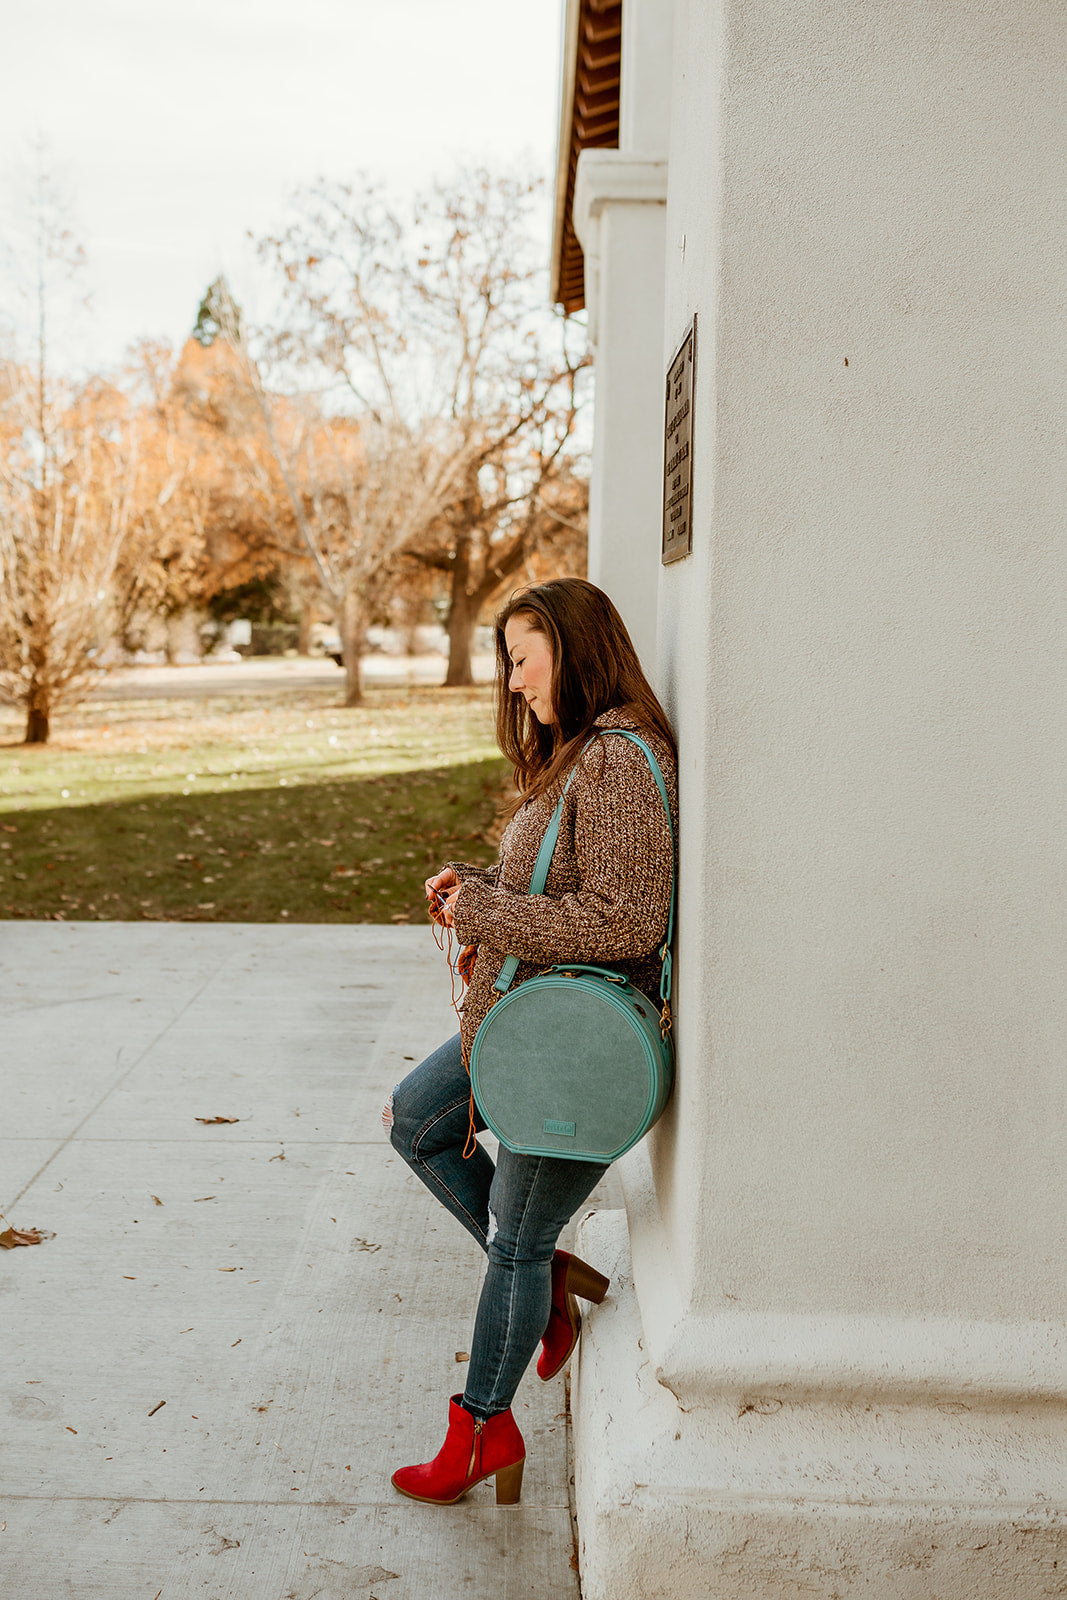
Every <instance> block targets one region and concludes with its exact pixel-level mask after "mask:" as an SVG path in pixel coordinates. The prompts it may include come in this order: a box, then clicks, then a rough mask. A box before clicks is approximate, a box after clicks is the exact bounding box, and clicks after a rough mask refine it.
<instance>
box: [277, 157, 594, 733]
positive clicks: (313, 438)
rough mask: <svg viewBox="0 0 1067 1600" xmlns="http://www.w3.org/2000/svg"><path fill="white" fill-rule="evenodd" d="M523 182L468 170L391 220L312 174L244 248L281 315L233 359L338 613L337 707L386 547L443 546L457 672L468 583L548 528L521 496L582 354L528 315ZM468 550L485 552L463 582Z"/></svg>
mask: <svg viewBox="0 0 1067 1600" xmlns="http://www.w3.org/2000/svg"><path fill="white" fill-rule="evenodd" d="M537 191H538V186H537V185H536V184H534V183H531V182H529V181H527V180H525V179H521V178H516V177H513V176H500V175H494V174H491V173H489V172H487V171H485V170H478V171H475V172H470V173H465V174H461V175H460V177H459V178H458V179H457V180H456V181H455V182H453V183H450V184H438V185H437V186H435V187H434V189H433V190H432V191H431V192H430V193H429V194H428V195H426V196H423V197H421V198H419V199H418V200H416V202H415V203H414V204H413V206H412V207H411V208H410V210H408V211H406V212H403V213H401V212H400V211H397V210H395V209H393V208H391V207H390V206H389V205H388V204H387V203H386V202H385V200H384V199H383V197H382V195H381V193H380V191H379V190H377V189H376V188H375V187H374V185H373V184H370V183H368V182H366V181H362V182H360V183H358V184H353V185H343V184H320V185H318V186H317V187H316V188H314V189H312V190H310V191H308V192H306V193H304V194H303V195H301V196H299V197H298V199H297V202H296V211H295V216H294V219H293V221H292V222H291V223H290V225H289V227H288V228H287V229H285V230H284V231H283V232H282V233H280V234H278V235H276V236H274V237H271V238H268V239H266V240H264V241H263V243H262V245H261V252H262V254H263V255H264V257H265V258H266V259H267V260H268V261H270V262H272V263H273V264H274V265H275V266H276V268H277V269H278V276H279V281H280V283H281V285H282V286H283V309H284V323H283V326H282V328H281V330H280V331H279V332H277V333H276V334H275V335H274V337H273V338H272V339H270V340H261V341H260V347H261V354H260V358H259V360H258V362H257V361H252V360H251V359H250V360H249V366H248V370H249V374H250V377H251V378H252V379H253V381H254V382H255V383H256V384H257V393H258V395H259V399H260V406H261V413H262V416H263V419H264V425H265V427H266V429H267V431H268V435H269V437H270V440H271V448H272V452H273V454H274V457H275V460H276V461H277V462H278V464H279V467H280V469H281V471H282V476H283V479H284V481H285V483H286V487H287V490H288V493H289V496H290V501H291V504H292V507H293V511H294V516H295V519H296V522H297V526H298V528H299V530H300V533H301V536H302V538H303V539H304V542H305V544H306V547H307V548H308V550H309V552H310V553H311V554H312V558H313V560H314V561H315V564H316V567H317V569H318V571H319V575H320V578H321V580H322V583H323V588H324V590H325V592H326V593H327V594H328V595H330V597H331V600H332V601H333V603H334V606H335V610H336V615H337V620H338V624H339V627H340V631H341V636H342V643H343V648H344V654H345V663H346V670H347V672H348V695H349V701H350V703H355V701H356V700H358V697H359V669H358V657H359V653H360V648H361V644H360V641H361V637H362V632H363V629H364V627H365V625H366V621H367V619H368V617H369V614H370V611H371V610H372V608H375V607H377V606H378V605H380V603H381V601H382V599H383V598H384V594H385V592H386V590H387V589H388V588H389V587H390V586H392V585H394V584H395V583H396V581H397V577H398V574H399V573H400V572H401V571H402V569H403V559H402V558H412V559H421V560H422V561H423V562H424V563H426V564H429V565H435V564H438V563H437V562H436V561H435V558H434V553H435V552H439V551H440V549H441V546H442V541H444V542H445V543H446V544H448V546H449V550H448V552H447V553H446V555H445V556H444V557H442V558H441V559H442V560H443V561H444V563H445V570H450V571H451V572H452V574H453V578H452V583H451V618H450V637H451V639H452V651H451V659H450V663H449V680H448V681H449V682H469V681H470V638H471V633H472V630H473V625H474V620H475V619H476V616H477V611H478V608H479V607H480V605H481V604H482V603H483V600H484V596H485V594H488V593H491V592H492V591H493V589H494V588H496V587H499V585H500V584H501V583H502V582H504V581H505V580H506V577H507V576H508V574H509V573H510V572H512V571H514V570H516V569H517V568H518V566H520V565H521V564H522V561H523V560H524V559H525V557H526V556H527V555H528V554H529V553H530V551H531V550H532V548H533V547H534V545H535V544H536V542H537V539H538V538H539V537H543V535H544V531H545V528H546V526H547V525H548V524H549V523H550V521H551V519H550V518H549V517H546V516H545V515H544V514H543V512H542V511H537V510H535V506H536V504H537V497H538V495H539V493H540V491H541V490H542V489H543V488H544V487H545V485H546V484H547V482H548V480H549V479H550V478H551V477H552V475H553V474H554V473H555V474H560V473H563V472H564V470H565V460H564V458H565V456H566V453H567V450H568V447H569V445H571V443H572V442H573V437H574V434H575V431H576V424H577V419H578V416H579V412H580V407H581V401H582V398H583V393H584V386H583V377H584V368H585V367H586V365H587V363H588V356H587V354H586V352H585V351H584V348H576V349H575V350H574V351H572V350H571V349H570V348H569V347H568V346H569V345H571V344H575V345H576V344H577V343H578V341H577V340H576V339H575V338H574V336H573V335H572V336H571V337H570V338H569V339H568V336H567V332H566V330H565V328H564V326H563V323H562V321H561V319H558V318H556V317H554V316H553V314H552V313H550V312H548V311H547V310H546V309H545V301H546V299H547V294H546V290H545V285H544V281H543V273H542V272H541V271H540V268H539V267H536V266H534V265H533V264H532V262H533V259H534V257H533V248H532V245H531V240H530V219H531V215H532V213H533V211H534V209H535V208H536V205H537V203H538V194H537ZM264 372H266V373H267V374H269V376H270V384H269V386H268V383H267V381H266V379H265V378H264V377H263V376H262V374H263V373H264ZM283 390H286V391H287V394H288V397H287V398H285V399H283V398H282V397H281V396H282V391H283ZM571 470H572V471H573V464H572V465H571ZM542 503H544V497H543V496H542ZM475 547H477V551H478V558H477V559H478V560H480V559H481V556H482V555H484V556H485V557H486V560H485V561H482V562H481V566H480V568H479V571H478V575H477V577H476V578H475V580H474V582H473V588H472V587H471V581H470V579H471V565H472V551H474V550H475ZM490 571H491V572H492V573H493V577H492V579H491V581H490V584H489V588H488V589H487V590H485V591H484V594H483V587H484V584H485V581H486V577H487V574H488V573H489V572H490Z"/></svg>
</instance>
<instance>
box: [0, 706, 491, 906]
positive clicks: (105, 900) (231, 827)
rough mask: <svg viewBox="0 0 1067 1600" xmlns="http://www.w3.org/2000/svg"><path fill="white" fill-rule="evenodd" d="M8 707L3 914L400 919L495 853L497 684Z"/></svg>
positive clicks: (1, 806)
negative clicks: (433, 876) (22, 710)
mask: <svg viewBox="0 0 1067 1600" xmlns="http://www.w3.org/2000/svg"><path fill="white" fill-rule="evenodd" d="M19 732H20V726H19V722H18V720H17V718H16V717H15V716H14V714H13V713H5V714H4V718H3V720H2V721H0V918H8V919H11V918H17V917H32V918H61V919H68V920H69V919H76V920H96V919H101V920H121V921H130V920H135V919H139V918H147V919H150V920H160V919H162V920H166V921H201V922H274V921H283V920H284V921H288V922H390V921H393V922H403V921H408V920H412V921H421V920H422V919H423V918H424V917H425V914H426V913H425V899H424V895H423V888H422V884H423V879H424V878H425V877H427V876H428V874H429V873H431V872H433V871H435V870H436V869H437V867H438V866H439V865H440V864H441V863H442V862H444V861H446V860H449V859H453V860H454V859H462V860H466V861H479V862H488V861H493V860H495V859H496V846H495V843H494V842H492V841H493V839H494V838H495V834H494V832H493V823H494V819H495V817H496V814H497V811H498V809H499V805H500V799H501V792H502V785H503V783H504V778H505V769H504V763H503V762H502V760H501V759H500V757H499V755H498V754H497V752H496V747H495V744H494V741H493V735H492V713H491V706H490V692H489V690H488V689H484V688H479V689H458V690H457V689H449V690H444V689H433V688H408V689H402V690H401V689H377V690H375V689H372V690H370V691H369V692H368V697H367V703H366V705H365V706H364V707H360V708H358V709H354V710H347V709H345V708H343V707H341V706H339V705H338V704H337V696H336V693H332V692H331V691H329V690H323V689H313V688H306V689H295V690H289V691H287V692H285V693H281V694H277V695H275V694H272V695H269V696H266V695H261V696H255V697H252V696H238V695H230V696H225V697H223V696H219V697H215V698H205V699H197V700H192V699H185V700H182V699H177V698H175V699H163V698H155V699H153V700H113V701H106V700H103V699H98V700H96V701H94V702H90V703H88V704H87V705H86V706H84V707H82V708H81V709H79V710H76V711H74V712H71V713H69V714H67V715H65V716H63V717H61V718H60V719H58V721H57V724H56V730H55V733H54V736H53V741H52V743H51V744H49V745H46V746H42V747H27V746H25V745H22V744H19V743H17V742H16V740H17V739H18V737H19Z"/></svg>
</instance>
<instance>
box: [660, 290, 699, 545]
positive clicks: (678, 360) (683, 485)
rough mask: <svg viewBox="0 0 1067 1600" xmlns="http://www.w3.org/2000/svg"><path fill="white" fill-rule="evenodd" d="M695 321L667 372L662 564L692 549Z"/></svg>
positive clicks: (695, 320) (694, 320) (694, 319)
mask: <svg viewBox="0 0 1067 1600" xmlns="http://www.w3.org/2000/svg"><path fill="white" fill-rule="evenodd" d="M696 344H697V319H696V317H695V316H694V318H693V321H692V323H691V324H690V327H689V332H688V333H687V334H686V336H685V338H684V339H683V340H682V343H681V347H680V348H679V351H678V354H677V355H676V356H675V358H674V360H673V361H672V362H671V364H670V367H669V368H668V369H667V411H666V416H665V419H664V428H663V556H662V559H663V562H664V564H666V563H667V562H668V561H680V560H681V559H682V557H683V556H687V555H689V554H690V552H691V551H692V548H693V504H692V498H693V497H692V487H693V368H694V366H695V363H696Z"/></svg>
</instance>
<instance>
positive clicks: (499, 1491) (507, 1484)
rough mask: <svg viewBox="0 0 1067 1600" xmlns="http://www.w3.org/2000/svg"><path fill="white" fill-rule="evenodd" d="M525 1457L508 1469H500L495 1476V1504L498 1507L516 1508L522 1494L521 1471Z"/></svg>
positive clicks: (524, 1463)
mask: <svg viewBox="0 0 1067 1600" xmlns="http://www.w3.org/2000/svg"><path fill="white" fill-rule="evenodd" d="M525 1465H526V1457H525V1456H523V1458H522V1460H521V1461H516V1462H515V1463H514V1464H513V1465H512V1466H510V1467H501V1468H500V1471H499V1472H498V1473H497V1475H496V1503H497V1505H498V1506H517V1505H518V1503H519V1495H520V1494H521V1493H522V1469H523V1467H525Z"/></svg>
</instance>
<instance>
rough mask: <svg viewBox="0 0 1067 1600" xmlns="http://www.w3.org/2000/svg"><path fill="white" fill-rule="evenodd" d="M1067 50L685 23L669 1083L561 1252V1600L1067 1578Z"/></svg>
mask: <svg viewBox="0 0 1067 1600" xmlns="http://www.w3.org/2000/svg"><path fill="white" fill-rule="evenodd" d="M1062 44H1063V16H1062V12H1060V11H1059V9H1058V8H1056V7H1053V6H1048V5H1045V4H1041V3H1038V0H967V3H965V4H964V3H962V0H894V3H893V5H891V6H886V5H881V4H875V3H873V0H859V3H857V0H820V3H819V4H818V5H816V4H811V3H808V0H776V3H770V0H753V3H751V4H745V5H740V4H735V3H732V0H725V3H724V4H721V5H719V4H717V5H714V6H711V5H707V4H704V3H703V0H680V4H679V11H678V17H677V19H676V23H675V49H676V53H675V67H674V72H673V79H672V86H671V92H672V95H673V105H672V126H671V147H670V184H669V196H668V207H667V241H668V248H667V314H666V320H665V329H664V340H663V346H662V348H661V352H660V361H659V366H658V368H657V375H656V376H657V383H656V398H657V401H660V400H661V395H662V382H663V372H664V369H665V361H666V358H667V355H668V354H669V352H670V351H671V350H672V349H673V347H674V346H675V344H676V343H677V341H678V340H679V339H680V337H681V335H682V333H683V332H684V330H685V328H686V326H687V325H688V323H689V320H690V318H691V316H692V314H693V312H694V311H696V312H697V313H698V314H699V339H698V350H697V363H696V384H697V392H696V396H695V403H694V417H695V433H694V440H693V464H694V479H693V498H692V509H693V519H694V532H693V544H694V552H693V555H692V556H691V557H690V558H689V559H687V560H685V561H682V562H679V563H677V564H676V565H674V566H672V567H670V568H668V569H664V570H663V571H662V573H661V574H660V613H659V681H660V684H661V686H662V687H663V689H664V692H665V694H666V695H667V697H668V700H669V703H670V709H671V711H672V714H673V716H674V719H675V723H676V726H677V729H678V732H679V736H680V744H681V769H680V770H681V800H682V824H681V830H682V831H681V868H680V884H681V916H680V930H681V931H680V941H679V952H678V962H677V966H676V972H677V974H678V1003H677V1007H676V1015H677V1032H678V1038H679V1043H680V1053H679V1062H678V1083H677V1091H676V1095H675V1098H674V1101H673V1104H672V1106H671V1108H670V1111H669V1113H668V1116H667V1117H666V1118H665V1119H664V1122H663V1123H662V1124H661V1125H660V1127H659V1128H658V1129H657V1130H655V1132H654V1134H653V1136H652V1138H651V1139H650V1140H649V1141H648V1143H647V1146H646V1147H645V1148H644V1149H641V1150H639V1151H638V1152H635V1153H634V1154H633V1155H632V1156H631V1157H628V1158H627V1159H626V1161H625V1162H624V1163H623V1164H622V1171H623V1179H624V1186H625V1189H626V1199H627V1212H628V1220H629V1229H628V1232H627V1229H626V1228H625V1227H624V1226H623V1224H622V1219H621V1218H620V1217H618V1216H602V1217H600V1218H597V1219H595V1220H594V1222H592V1223H590V1224H587V1225H586V1226H585V1228H584V1229H583V1230H582V1231H581V1233H580V1235H579V1243H578V1246H577V1248H578V1249H579V1251H580V1253H581V1254H583V1255H586V1256H588V1257H589V1258H590V1259H592V1260H594V1261H596V1262H597V1264H598V1265H602V1266H604V1267H605V1270H609V1269H611V1268H614V1269H615V1270H616V1273H617V1277H616V1286H615V1291H614V1295H613V1300H612V1301H611V1302H608V1303H606V1306H605V1307H604V1308H601V1309H600V1310H597V1311H594V1312H593V1313H592V1314H591V1315H590V1317H589V1318H588V1320H587V1327H586V1331H585V1333H584V1334H583V1343H582V1352H581V1360H580V1368H579V1373H578V1380H577V1384H576V1389H575V1401H574V1403H575V1433H576V1441H577V1444H576V1458H577V1467H578V1481H577V1504H578V1514H579V1528H580V1533H581V1538H582V1543H583V1592H584V1593H585V1594H586V1596H587V1600H606V1597H607V1596H608V1595H611V1596H612V1597H613V1600H616V1597H619V1596H630V1595H632V1596H637V1595H640V1596H641V1597H642V1600H658V1597H661V1596H662V1597H663V1600H666V1597H667V1596H670V1597H671V1600H684V1597H686V1596H697V1595H699V1596H701V1597H702V1600H704V1597H707V1600H742V1597H743V1600H785V1597H787V1596H793V1595H799V1594H803V1595H805V1596H812V1597H817V1600H831V1597H837V1600H852V1597H857V1600H858V1597H859V1596H863V1597H864V1600H866V1597H869V1596H875V1595H876V1596H877V1600H933V1597H934V1596H936V1597H937V1600H1036V1597H1038V1596H1040V1595H1043V1594H1045V1593H1055V1592H1056V1587H1057V1585H1058V1584H1061V1583H1062V1579H1063V1573H1064V1570H1065V1569H1067V1509H1065V1504H1064V1502H1065V1484H1067V1463H1065V1452H1064V1418H1065V1405H1067V1370H1065V1351H1067V1326H1065V1322H1064V1302H1063V1288H1064V1282H1065V1280H1067V1270H1065V1268H1067V1262H1065V1256H1064V1243H1065V1240H1067V1214H1065V1196H1067V1185H1065V1184H1064V1178H1063V1155H1062V1152H1063V1148H1064V1131H1065V1130H1064V1110H1065V1107H1064V1098H1065V1090H1067V1075H1065V1073H1064V1060H1065V1057H1067V1051H1065V1049H1064V1045H1065V1039H1064V1019H1063V988H1064V985H1063V971H1064V939H1063V925H1062V867H1063V843H1064V840H1063V829H1062V774H1063V771H1064V769H1065V765H1067V761H1065V757H1067V751H1065V749H1064V739H1063V722H1062V716H1061V714H1060V711H1059V709H1058V704H1059V703H1058V702H1057V700H1056V698H1055V696H1054V685H1056V684H1062V678H1061V677H1060V670H1061V669H1060V667H1059V663H1058V650H1059V632H1060V627H1061V623H1060V621H1059V618H1058V616H1057V610H1056V604H1055V596H1056V595H1057V594H1058V592H1059V590H1060V587H1061V584H1062V527H1063V501H1064V470H1063V469H1064V456H1063V420H1064V398H1065V396H1064V379H1063V372H1062V368H1061V367H1059V366H1058V365H1057V364H1056V361H1055V359H1054V353H1055V351H1056V348H1057V342H1058V334H1057V333H1056V332H1055V331H1054V330H1057V329H1058V328H1060V326H1061V316H1062V309H1061V305H1060V299H1061V295H1062V284H1063V261H1064V259H1065V253H1067V252H1065V248H1064V246H1065V240H1064V238H1063V227H1062V224H1063V219H1064V209H1063V177H1064V161H1063V155H1064V124H1063V117H1062V107H1063V104H1064V88H1065V85H1064V82H1063V73H1062V60H1063V52H1062ZM631 1261H632V1275H631ZM633 1277H635V1278H636V1295H635V1293H634V1289H633V1286H632V1278H633ZM1057 1563H1058V1565H1057Z"/></svg>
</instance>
